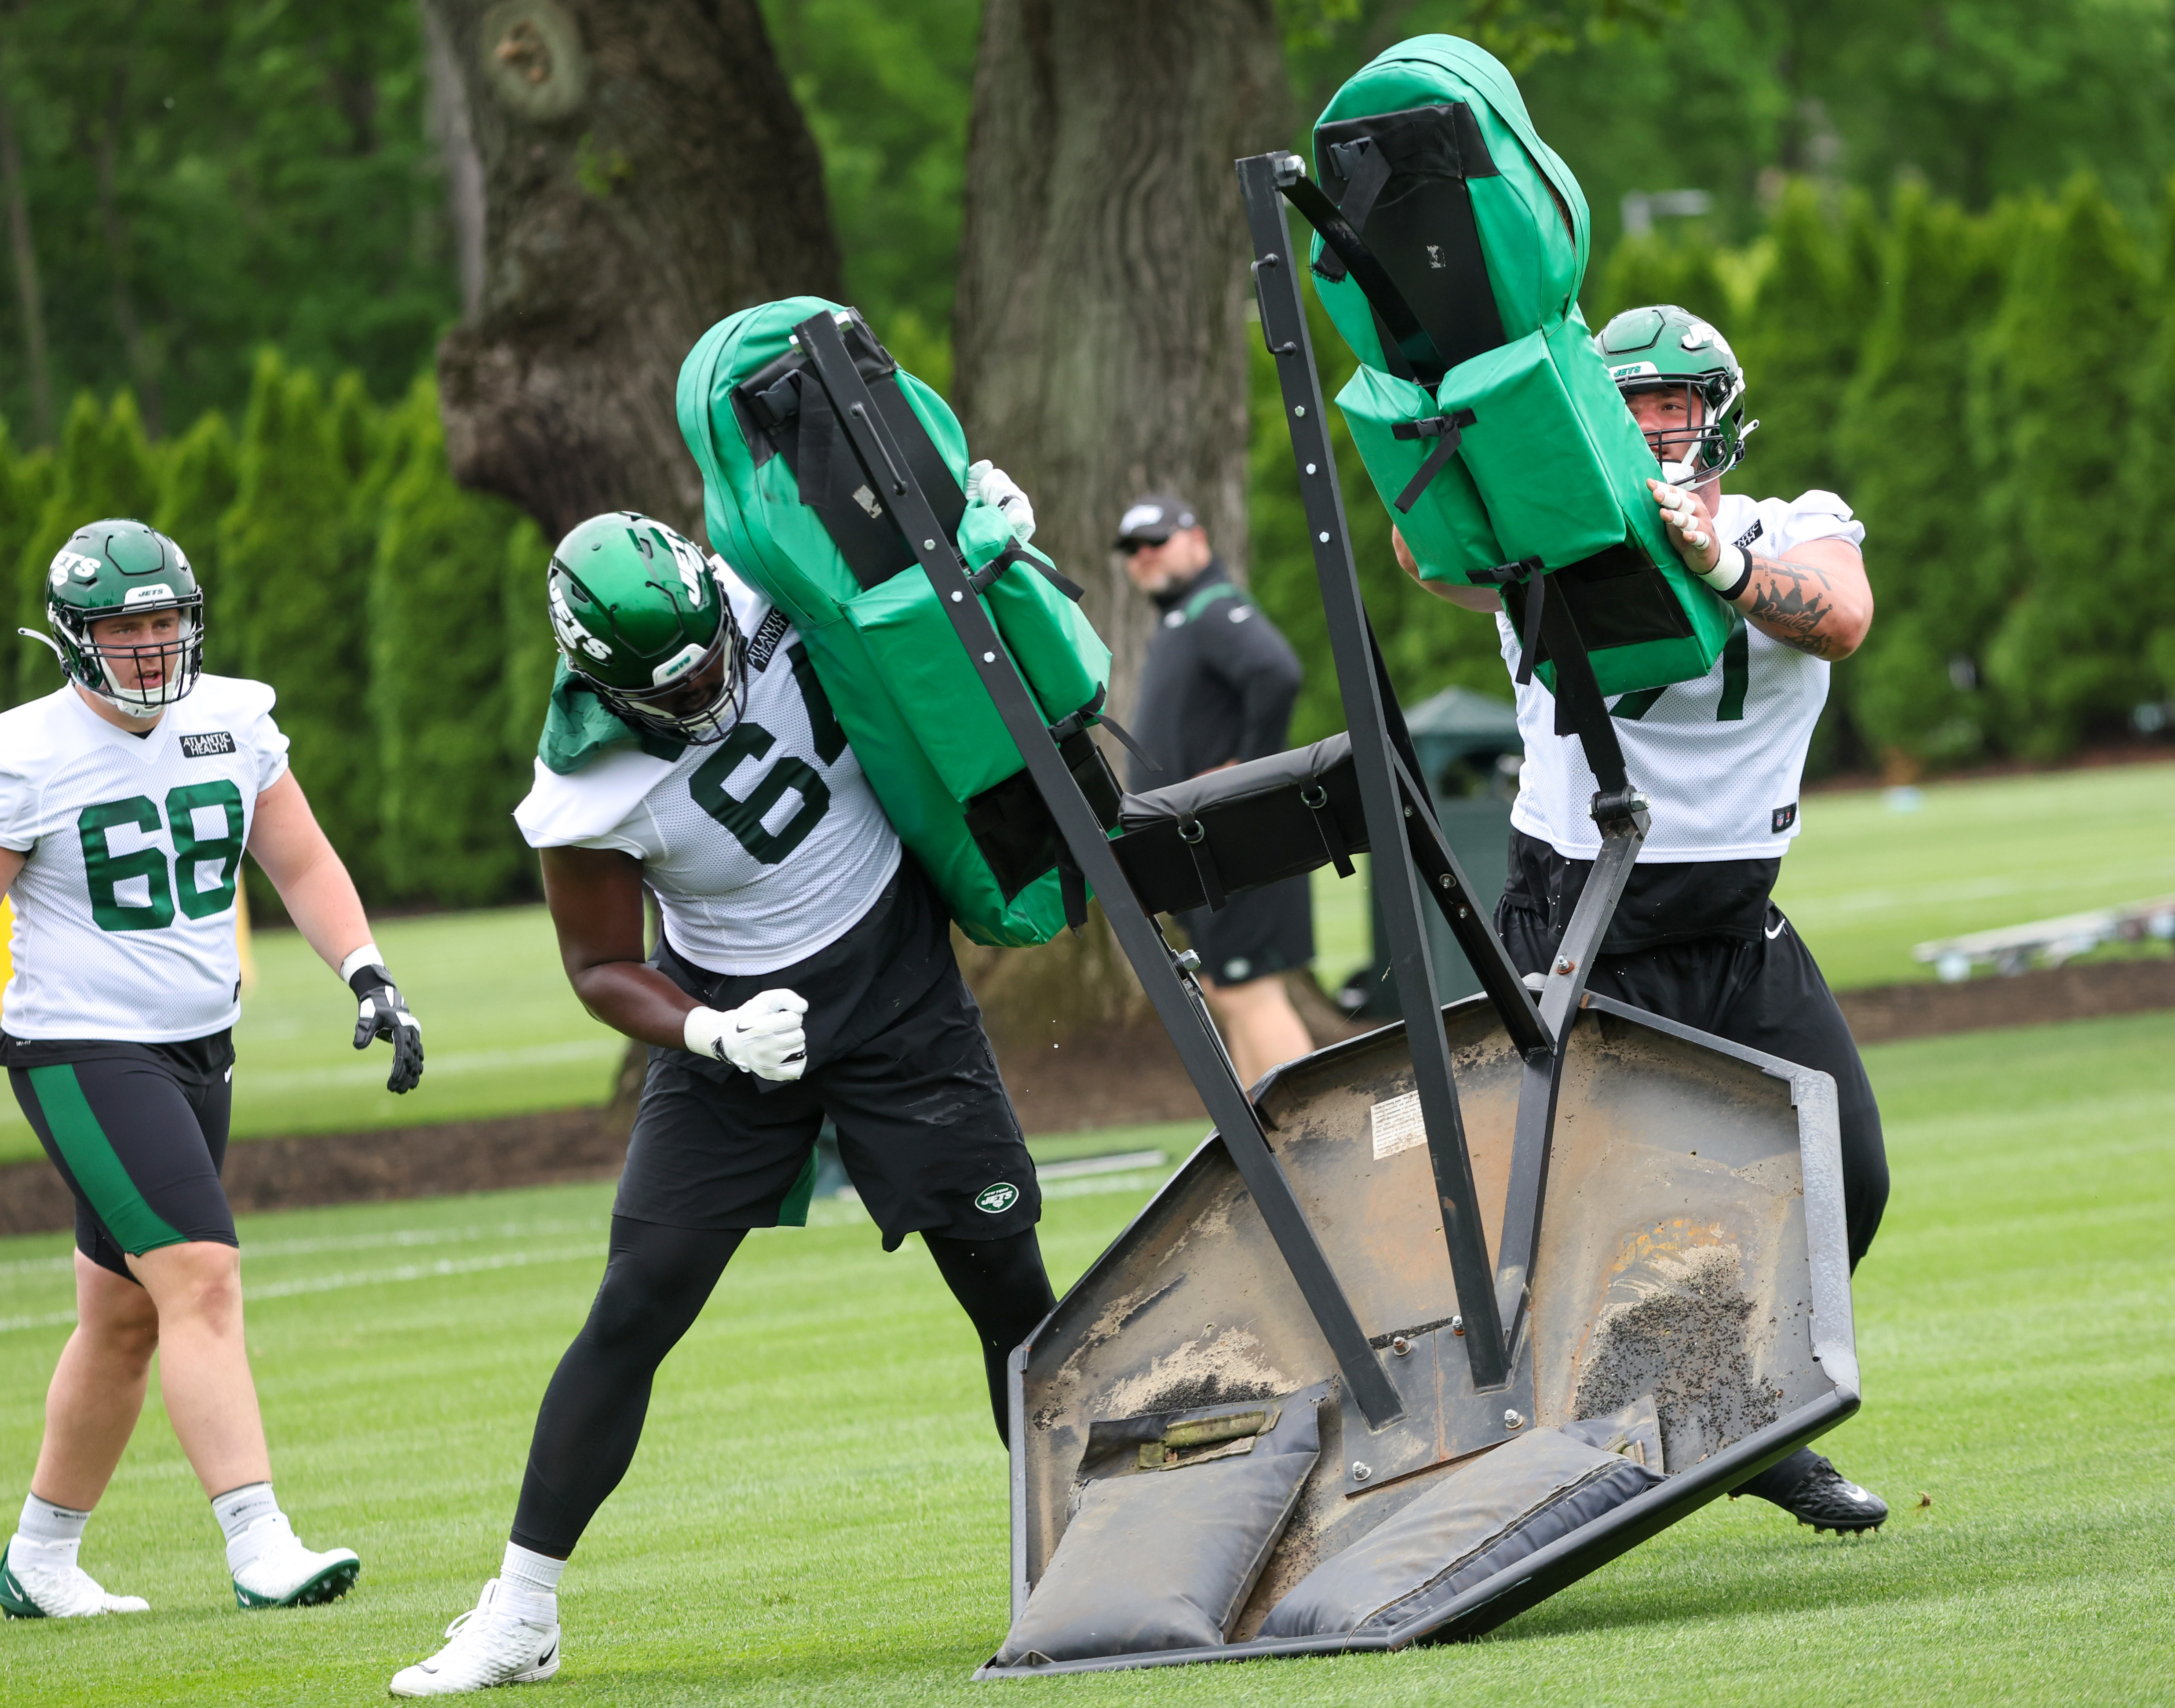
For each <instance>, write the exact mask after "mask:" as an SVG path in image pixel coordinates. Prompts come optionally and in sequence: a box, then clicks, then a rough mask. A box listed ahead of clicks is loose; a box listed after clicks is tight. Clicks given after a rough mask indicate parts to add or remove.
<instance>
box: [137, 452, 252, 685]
mask: <svg viewBox="0 0 2175 1708" xmlns="http://www.w3.org/2000/svg"><path fill="white" fill-rule="evenodd" d="M165 462H166V467H165V480H164V481H163V483H161V486H160V493H159V508H158V511H157V513H156V515H155V518H154V522H153V525H154V526H155V527H156V528H157V529H159V531H160V533H162V534H165V535H166V536H167V537H168V538H169V539H171V540H173V542H174V543H175V544H176V545H179V546H180V547H181V548H182V550H183V551H184V552H186V553H187V555H188V560H189V565H190V567H192V568H193V569H194V570H195V571H196V572H197V581H198V584H199V585H200V586H201V587H202V588H203V590H204V620H205V621H204V668H205V669H206V670H215V671H217V672H219V673H220V675H232V674H233V673H234V666H235V664H236V662H237V661H238V660H239V659H240V658H241V624H240V619H241V602H240V600H239V599H236V601H235V602H234V604H233V605H231V607H230V606H229V605H228V604H227V602H226V601H225V599H222V598H221V597H220V594H221V593H222V592H223V590H224V589H223V588H221V585H220V583H221V579H222V577H220V562H219V523H220V518H221V517H223V516H224V515H225V514H226V512H227V510H228V508H229V507H231V505H232V504H233V502H234V497H235V493H236V491H237V490H238V489H239V485H240V481H241V469H240V465H239V461H238V457H237V453H236V448H235V443H234V429H233V428H231V427H230V426H227V424H226V417H225V415H220V413H219V411H218V410H216V409H208V410H206V411H205V412H204V414H203V416H202V417H201V418H200V419H199V420H198V422H197V424H196V426H193V427H192V428H190V429H189V430H188V431H187V432H186V433H184V434H182V436H181V437H180V438H179V439H177V440H176V441H175V442H173V443H172V444H171V445H170V446H169V447H167V449H166V458H165Z"/></svg>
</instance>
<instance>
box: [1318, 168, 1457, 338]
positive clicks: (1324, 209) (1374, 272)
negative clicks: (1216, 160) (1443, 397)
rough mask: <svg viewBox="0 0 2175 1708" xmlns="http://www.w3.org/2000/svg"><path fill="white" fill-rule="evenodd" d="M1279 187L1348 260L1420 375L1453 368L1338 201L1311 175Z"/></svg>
mask: <svg viewBox="0 0 2175 1708" xmlns="http://www.w3.org/2000/svg"><path fill="white" fill-rule="evenodd" d="M1278 188H1279V189H1281V190H1282V191H1283V196H1284V199H1285V200H1286V201H1288V202H1289V203H1291V204H1292V206H1293V207H1294V208H1296V209H1299V214H1301V216H1302V217H1303V218H1304V220H1306V222H1307V224H1308V225H1311V226H1313V227H1314V229H1315V230H1317V231H1319V232H1320V233H1321V241H1322V242H1323V243H1325V244H1326V245H1327V246H1328V248H1329V251H1330V252H1331V253H1332V254H1333V255H1335V256H1336V257H1337V259H1338V260H1339V261H1341V262H1342V263H1344V268H1345V271H1347V272H1348V273H1349V274H1351V275H1352V279H1353V283H1355V284H1356V285H1359V290H1360V292H1361V294H1362V295H1364V296H1365V297H1366V299H1367V301H1368V302H1369V303H1370V304H1371V305H1372V306H1373V307H1374V310H1375V313H1376V314H1378V315H1380V317H1381V319H1382V323H1383V325H1384V326H1386V327H1387V328H1389V333H1390V342H1391V343H1392V344H1396V345H1397V349H1398V351H1399V353H1400V354H1401V355H1402V356H1403V358H1404V360H1405V361H1406V362H1407V363H1408V365H1409V366H1411V367H1412V369H1413V371H1414V373H1415V375H1416V376H1418V375H1425V374H1430V373H1431V374H1434V375H1435V376H1436V377H1437V378H1438V379H1439V378H1440V376H1442V375H1443V374H1445V373H1447V372H1448V371H1449V370H1450V364H1449V363H1447V362H1445V361H1444V360H1443V359H1442V356H1441V355H1440V353H1439V352H1438V351H1437V350H1436V349H1435V340H1434V339H1431V338H1429V336H1428V335H1427V333H1425V332H1424V330H1422V329H1421V327H1420V322H1419V317H1418V315H1416V314H1414V313H1413V310H1412V305H1411V304H1410V303H1408V302H1407V301H1405V293H1404V292H1403V291H1402V290H1398V289H1397V284H1396V282H1395V281H1394V280H1392V279H1391V277H1390V275H1389V274H1387V273H1386V272H1384V271H1383V270H1382V263H1380V262H1379V261H1377V260H1376V259H1375V252H1374V251H1373V250H1371V249H1370V248H1369V247H1367V246H1366V244H1365V243H1364V242H1362V241H1360V237H1359V232H1358V231H1357V230H1354V229H1353V225H1352V223H1351V221H1349V220H1347V219H1346V218H1345V217H1344V215H1343V214H1342V213H1340V212H1338V211H1337V203H1334V202H1332V201H1331V200H1330V199H1329V198H1328V197H1327V196H1326V195H1324V194H1323V193H1322V192H1321V186H1320V185H1319V184H1316V183H1315V182H1314V181H1313V180H1312V179H1311V178H1300V179H1298V180H1296V181H1295V182H1292V183H1288V184H1283V185H1279V186H1278ZM1385 348H1387V346H1385Z"/></svg>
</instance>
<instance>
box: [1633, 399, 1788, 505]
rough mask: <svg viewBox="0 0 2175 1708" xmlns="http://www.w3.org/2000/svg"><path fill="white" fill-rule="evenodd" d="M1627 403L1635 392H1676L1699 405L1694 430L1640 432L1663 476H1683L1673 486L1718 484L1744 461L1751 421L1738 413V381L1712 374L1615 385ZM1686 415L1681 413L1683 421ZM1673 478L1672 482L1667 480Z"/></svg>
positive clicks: (1740, 404) (1691, 427)
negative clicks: (1675, 472) (1677, 472)
mask: <svg viewBox="0 0 2175 1708" xmlns="http://www.w3.org/2000/svg"><path fill="white" fill-rule="evenodd" d="M1617 389H1618V390H1619V391H1620V392H1621V393H1623V394H1624V397H1625V398H1627V399H1629V398H1630V397H1631V396H1632V394H1633V393H1638V392H1679V391H1680V392H1682V393H1684V397H1685V401H1686V402H1687V404H1689V403H1690V399H1693V398H1697V399H1699V400H1700V405H1701V409H1700V424H1699V426H1696V427H1693V426H1683V427H1675V428H1669V429H1665V430H1659V431H1657V430H1656V429H1653V428H1642V429H1641V431H1643V432H1644V433H1645V434H1646V447H1647V448H1648V449H1649V450H1651V451H1652V453H1654V456H1655V458H1656V459H1657V461H1658V462H1659V463H1660V464H1662V470H1663V473H1664V474H1665V475H1668V474H1669V473H1670V470H1671V469H1672V467H1675V468H1679V469H1682V470H1683V471H1684V472H1683V474H1682V477H1681V480H1679V481H1678V483H1677V484H1679V485H1687V486H1698V485H1704V484H1705V483H1706V482H1707V481H1709V480H1720V479H1721V478H1722V476H1723V475H1724V474H1728V473H1729V471H1730V470H1731V469H1734V468H1735V467H1736V466H1737V465H1738V464H1739V463H1741V462H1743V461H1744V441H1745V438H1746V437H1747V436H1748V435H1749V434H1750V432H1751V431H1752V429H1753V428H1754V427H1756V426H1759V425H1760V424H1759V422H1757V421H1754V422H1751V423H1749V425H1748V424H1746V422H1745V421H1744V409H1743V407H1742V404H1743V401H1744V380H1743V379H1742V378H1741V377H1731V376H1728V375H1723V374H1716V375H1713V376H1712V377H1707V378H1702V379H1671V380H1662V381H1654V380H1649V381H1647V382H1645V383H1644V384H1629V385H1625V384H1619V386H1618V388H1617ZM1690 413H1691V412H1690V409H1686V410H1685V415H1686V417H1687V418H1688V419H1689V417H1690ZM1672 478H1674V477H1672Z"/></svg>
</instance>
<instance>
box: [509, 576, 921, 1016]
mask: <svg viewBox="0 0 2175 1708" xmlns="http://www.w3.org/2000/svg"><path fill="white" fill-rule="evenodd" d="M725 584H726V593H727V596H728V597H729V598H730V599H731V601H732V607H733V616H734V620H735V621H736V622H737V623H738V624H739V625H740V633H741V634H742V635H743V636H744V637H746V648H747V687H746V709H745V710H744V711H743V713H741V716H740V722H739V723H737V724H735V725H734V726H733V729H732V733H731V734H730V735H727V736H726V737H725V739H724V740H722V741H718V742H713V743H711V744H709V745H708V746H699V747H689V748H686V750H685V751H682V752H681V755H680V756H679V757H678V758H676V759H662V758H658V757H654V756H651V755H649V754H648V753H643V752H641V751H637V750H635V749H633V748H631V747H622V748H617V749H614V750H612V751H609V752H607V753H605V754H604V755H602V756H599V757H598V758H596V759H593V760H591V761H590V762H588V764H587V765H584V766H583V767H582V768H581V769H580V770H578V771H576V772H572V773H569V774H567V775H565V776H561V775H559V774H558V773H555V772H553V771H551V769H549V768H548V767H546V766H545V763H544V762H543V761H542V760H538V761H537V762H536V781H535V784H534V787H533V788H532V789H530V790H529V796H528V798H527V799H526V800H523V802H522V803H521V805H519V806H518V808H516V809H515V811H514V815H513V816H514V819H515V821H516V822H517V823H518V824H519V825H520V827H521V833H522V834H523V836H524V837H525V838H528V841H529V846H530V847H532V848H565V847H575V848H595V849H617V850H618V851H619V852H621V853H622V854H631V855H632V856H633V857H634V858H635V859H638V860H640V861H641V862H642V876H643V882H644V883H645V884H647V885H648V887H649V889H650V891H651V892H652V893H653V894H654V895H655V896H656V897H657V904H658V908H659V912H660V913H662V914H663V915H664V935H665V936H666V937H667V939H669V940H670V942H671V944H672V946H673V948H674V949H675V951H676V952H679V953H680V954H681V955H683V956H685V957H686V958H687V959H688V960H690V961H692V962H694V963H695V964H696V965H697V966H699V967H705V968H708V969H709V970H710V971H712V972H713V973H730V974H733V975H735V976H740V975H745V974H751V973H772V972H775V971H777V970H778V968H781V967H788V966H790V965H792V963H793V962H796V961H800V960H804V959H805V958H806V957H809V956H811V955H812V954H814V953H816V951H818V950H819V949H823V948H827V947H828V946H830V945H831V944H833V943H834V942H836V941H838V939H839V938H840V937H843V935H845V934H846V933H847V932H848V931H849V930H851V929H852V928H853V926H854V924H856V923H857V922H858V921H859V920H860V918H861V916H862V915H863V914H865V913H867V912H868V910H869V908H871V906H873V905H874V904H875V903H876V897H878V896H879V895H881V893H882V892H883V887H884V886H885V884H887V882H889V881H890V880H891V876H892V873H893V872H895V871H897V870H898V865H899V860H900V858H901V855H900V849H899V840H898V832H895V831H893V830H892V827H891V821H890V820H888V819H887V818H886V817H885V816H884V813H883V808H882V807H881V805H879V804H878V803H877V800H876V791H875V790H874V789H871V788H870V787H869V780H868V778H866V777H865V775H863V774H862V771H861V764H860V760H859V759H857V758H856V757H854V750H853V748H852V747H851V746H849V745H848V744H847V741H846V733H845V731H844V730H843V729H841V728H839V725H838V718H837V717H836V716H835V715H834V714H833V712H832V709H831V702H829V701H828V700H827V699H826V698H825V697H824V695H823V688H822V684H821V683H819V682H818V681H817V680H816V671H815V670H814V667H813V666H812V665H811V664H810V663H809V661H808V653H807V649H806V648H805V647H804V646H802V644H801V643H800V637H799V636H798V635H797V634H796V632H795V631H794V629H793V628H792V626H790V625H789V623H788V621H786V618H785V615H784V612H782V611H780V610H776V609H775V608H773V607H772V606H771V605H769V604H768V603H767V601H766V600H765V599H763V598H762V595H761V594H757V593H755V592H754V591H752V590H751V588H748V587H747V585H746V583H743V582H741V581H740V579H739V577H735V576H732V575H730V574H729V575H728V576H727V577H726V578H725Z"/></svg>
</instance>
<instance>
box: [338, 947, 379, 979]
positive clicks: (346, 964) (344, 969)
mask: <svg viewBox="0 0 2175 1708" xmlns="http://www.w3.org/2000/svg"><path fill="white" fill-rule="evenodd" d="M384 964H385V957H384V956H382V955H381V954H380V953H378V952H377V944H375V943H365V944H364V945H363V946H361V948H360V949H357V950H356V951H355V952H354V953H353V954H351V955H350V956H349V957H347V959H346V960H344V961H343V962H340V964H339V976H340V983H341V984H346V983H347V981H348V980H349V979H352V978H354V977H355V973H356V970H357V969H358V968H363V967H382V966H383V965H384Z"/></svg>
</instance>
